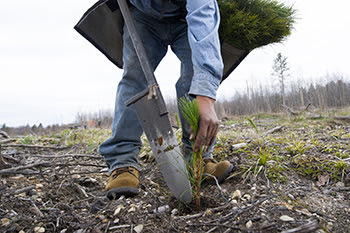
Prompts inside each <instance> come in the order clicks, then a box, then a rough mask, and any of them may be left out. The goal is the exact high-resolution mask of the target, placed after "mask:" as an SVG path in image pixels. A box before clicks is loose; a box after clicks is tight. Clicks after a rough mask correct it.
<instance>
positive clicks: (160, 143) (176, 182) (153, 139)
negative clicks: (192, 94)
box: [118, 0, 192, 203]
mask: <svg viewBox="0 0 350 233" xmlns="http://www.w3.org/2000/svg"><path fill="white" fill-rule="evenodd" d="M118 4H119V8H120V11H121V13H122V15H123V18H124V21H125V24H126V27H127V29H128V31H129V34H130V37H131V40H132V43H133V45H134V48H135V50H136V54H137V56H138V59H139V61H140V64H141V67H142V70H143V72H144V75H145V77H146V79H147V82H148V88H147V89H145V90H143V91H141V92H140V93H138V94H137V95H135V96H134V97H132V98H131V99H129V100H128V101H126V103H125V104H126V105H127V106H130V105H134V107H135V110H136V113H137V115H138V118H139V120H140V123H141V125H142V128H143V130H144V132H145V134H146V136H147V139H148V141H149V144H150V146H151V148H152V152H153V154H154V157H155V159H156V161H157V164H158V167H159V169H160V171H161V173H162V175H163V177H164V179H165V182H166V184H167V185H168V187H169V189H170V191H171V192H172V193H173V194H174V196H175V197H176V198H177V199H178V200H180V201H181V202H183V203H189V202H191V200H192V191H191V185H190V182H189V179H188V173H187V168H186V163H185V161H184V158H183V156H182V153H181V150H180V147H179V145H178V143H177V140H176V137H175V134H174V132H173V129H172V127H171V124H170V120H169V116H168V111H167V108H166V105H165V102H164V99H163V96H162V94H161V92H160V89H159V86H158V84H157V81H156V78H155V76H154V73H153V70H152V68H151V65H150V63H149V60H148V57H147V54H146V51H145V49H144V47H143V44H142V41H141V39H140V37H139V35H138V33H137V31H136V26H135V23H134V21H133V18H132V16H131V13H130V10H129V7H128V5H127V3H126V1H125V0H118Z"/></svg>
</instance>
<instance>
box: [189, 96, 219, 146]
mask: <svg viewBox="0 0 350 233" xmlns="http://www.w3.org/2000/svg"><path fill="white" fill-rule="evenodd" d="M196 100H197V103H198V107H199V122H198V133H197V137H196V141H195V143H194V147H193V151H194V152H198V150H199V148H200V147H202V146H203V151H204V152H206V151H207V150H208V148H209V146H211V145H212V144H213V143H214V140H215V138H216V134H217V133H218V128H219V119H218V117H217V116H216V113H215V109H214V103H215V100H214V99H212V98H209V97H205V96H197V97H196ZM193 138H194V134H193V133H192V134H191V136H190V140H193Z"/></svg>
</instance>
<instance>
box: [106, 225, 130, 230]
mask: <svg viewBox="0 0 350 233" xmlns="http://www.w3.org/2000/svg"><path fill="white" fill-rule="evenodd" d="M131 226H132V225H119V226H114V227H110V228H109V229H108V230H116V229H120V228H127V227H131Z"/></svg>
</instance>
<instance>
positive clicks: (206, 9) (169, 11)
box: [130, 0, 223, 99]
mask: <svg viewBox="0 0 350 233" xmlns="http://www.w3.org/2000/svg"><path fill="white" fill-rule="evenodd" d="M183 1H185V0H183ZM130 2H131V3H132V4H133V5H134V6H135V7H137V8H138V9H139V10H141V11H142V12H144V13H145V14H147V15H150V16H152V17H155V18H159V19H161V18H162V17H173V16H178V15H179V14H181V9H180V7H179V6H178V5H176V4H173V3H171V1H170V0H168V1H164V0H130ZM186 9H187V16H186V20H187V24H188V40H189V44H190V46H191V51H192V63H193V70H194V76H193V80H192V84H191V88H190V91H189V94H191V95H201V96H207V97H210V98H212V99H216V92H217V89H218V88H219V85H220V81H221V78H222V72H223V62H222V58H221V51H220V41H219V35H218V29H219V24H220V13H219V7H218V5H217V2H216V0H188V1H187V4H186Z"/></svg>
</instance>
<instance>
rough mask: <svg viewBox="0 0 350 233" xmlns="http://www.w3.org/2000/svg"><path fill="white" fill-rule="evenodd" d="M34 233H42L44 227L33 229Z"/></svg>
mask: <svg viewBox="0 0 350 233" xmlns="http://www.w3.org/2000/svg"><path fill="white" fill-rule="evenodd" d="M34 232H35V233H44V232H45V228H44V227H34Z"/></svg>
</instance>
